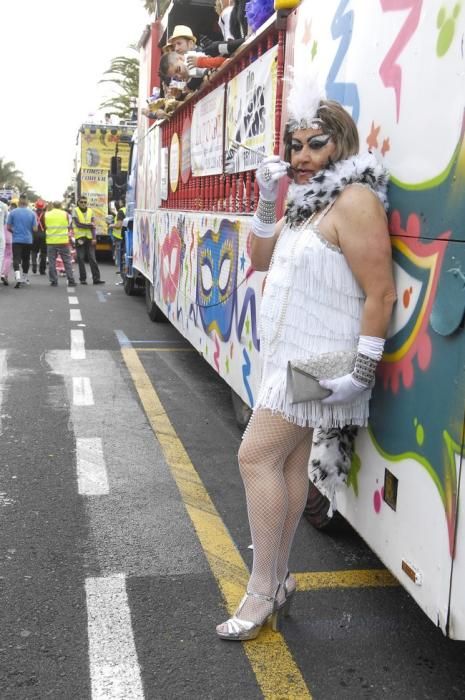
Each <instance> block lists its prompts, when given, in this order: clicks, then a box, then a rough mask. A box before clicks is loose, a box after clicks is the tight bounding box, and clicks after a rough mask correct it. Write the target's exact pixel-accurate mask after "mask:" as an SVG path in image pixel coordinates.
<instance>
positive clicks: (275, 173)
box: [255, 156, 289, 202]
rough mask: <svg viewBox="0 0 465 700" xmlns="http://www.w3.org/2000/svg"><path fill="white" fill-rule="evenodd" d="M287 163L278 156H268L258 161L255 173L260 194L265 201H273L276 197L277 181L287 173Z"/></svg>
mask: <svg viewBox="0 0 465 700" xmlns="http://www.w3.org/2000/svg"><path fill="white" fill-rule="evenodd" d="M288 168H289V163H286V162H285V161H283V160H281V158H280V157H279V156H268V158H265V159H264V160H262V162H261V163H260V165H259V167H258V168H257V172H256V173H255V177H256V180H257V182H258V187H259V189H260V196H261V197H262V199H264V200H266V201H267V202H275V201H276V199H277V198H278V188H279V181H280V180H281V178H283V177H284V176H285V175H287V169H288Z"/></svg>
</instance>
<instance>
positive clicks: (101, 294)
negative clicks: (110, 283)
mask: <svg viewBox="0 0 465 700" xmlns="http://www.w3.org/2000/svg"><path fill="white" fill-rule="evenodd" d="M97 297H98V300H99V301H102V302H105V301H106V300H107V297H106V295H105V294H104V292H100V291H98V292H97Z"/></svg>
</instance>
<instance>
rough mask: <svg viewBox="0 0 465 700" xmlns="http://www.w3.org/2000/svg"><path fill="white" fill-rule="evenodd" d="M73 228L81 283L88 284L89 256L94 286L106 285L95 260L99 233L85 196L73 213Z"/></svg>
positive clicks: (82, 196)
mask: <svg viewBox="0 0 465 700" xmlns="http://www.w3.org/2000/svg"><path fill="white" fill-rule="evenodd" d="M73 228H74V240H75V241H76V250H77V260H78V265H79V281H80V282H81V284H87V281H86V277H87V272H86V266H85V259H86V255H87V257H88V258H89V265H90V271H91V273H92V279H93V281H94V284H105V282H104V281H103V280H101V279H100V270H99V268H98V265H97V260H96V258H95V246H96V243H97V232H96V230H95V218H94V213H93V211H92V209H91V208H90V207H88V206H87V197H86V196H85V195H81V196H80V197H79V199H78V203H77V207H75V209H74V211H73Z"/></svg>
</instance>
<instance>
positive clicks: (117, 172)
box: [75, 122, 134, 256]
mask: <svg viewBox="0 0 465 700" xmlns="http://www.w3.org/2000/svg"><path fill="white" fill-rule="evenodd" d="M133 133H134V124H133V123H132V122H123V123H120V124H118V125H114V124H101V123H94V122H85V123H83V124H82V125H81V127H80V129H79V131H78V135H77V152H76V164H75V174H76V193H75V197H76V201H77V200H78V198H79V197H80V196H81V195H86V196H87V200H88V203H89V207H90V208H91V209H92V210H93V212H94V216H95V221H96V228H97V246H96V251H97V254H99V255H100V256H103V255H111V251H112V241H111V236H110V233H109V230H108V218H107V217H108V215H109V213H110V212H109V203H110V202H111V201H112V200H117V199H118V200H120V199H124V197H125V195H126V185H127V178H128V168H129V151H130V144H131V139H132V136H133Z"/></svg>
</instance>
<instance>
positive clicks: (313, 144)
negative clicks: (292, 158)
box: [291, 134, 331, 152]
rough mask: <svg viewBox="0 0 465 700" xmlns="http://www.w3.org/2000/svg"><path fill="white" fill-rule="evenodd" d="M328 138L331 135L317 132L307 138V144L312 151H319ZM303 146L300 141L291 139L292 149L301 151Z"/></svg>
mask: <svg viewBox="0 0 465 700" xmlns="http://www.w3.org/2000/svg"><path fill="white" fill-rule="evenodd" d="M330 140H331V136H330V135H329V134H318V135H317V136H311V137H310V138H309V139H308V140H307V145H308V147H309V148H310V149H311V150H312V151H319V150H320V149H321V148H324V147H325V146H326V145H327V144H328V143H329V142H330ZM303 146H304V145H303V143H302V142H301V141H297V140H294V139H293V140H292V141H291V150H292V151H295V152H298V151H301V150H302V148H303Z"/></svg>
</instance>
